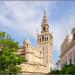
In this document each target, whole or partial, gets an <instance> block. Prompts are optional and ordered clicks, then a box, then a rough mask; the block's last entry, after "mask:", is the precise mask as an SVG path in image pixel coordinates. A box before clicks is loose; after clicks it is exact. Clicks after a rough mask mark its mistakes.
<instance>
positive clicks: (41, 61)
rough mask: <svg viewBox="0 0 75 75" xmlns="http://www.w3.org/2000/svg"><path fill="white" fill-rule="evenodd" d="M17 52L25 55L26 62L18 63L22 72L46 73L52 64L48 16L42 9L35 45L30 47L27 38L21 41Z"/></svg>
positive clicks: (51, 36) (51, 40) (51, 39)
mask: <svg viewBox="0 0 75 75" xmlns="http://www.w3.org/2000/svg"><path fill="white" fill-rule="evenodd" d="M18 54H22V55H24V56H25V58H26V60H27V62H24V63H22V64H21V65H20V67H21V68H22V71H23V72H39V73H48V72H50V70H51V69H52V66H53V35H52V34H51V33H50V32H49V25H48V18H47V16H46V12H45V11H44V16H43V20H42V24H41V33H38V34H37V46H36V47H32V46H31V43H30V41H29V40H26V41H24V42H23V47H22V48H21V49H19V50H18Z"/></svg>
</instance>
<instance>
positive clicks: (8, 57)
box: [0, 32, 26, 73]
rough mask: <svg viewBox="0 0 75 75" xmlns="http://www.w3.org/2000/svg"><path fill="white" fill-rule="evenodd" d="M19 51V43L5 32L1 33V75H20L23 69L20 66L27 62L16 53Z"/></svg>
mask: <svg viewBox="0 0 75 75" xmlns="http://www.w3.org/2000/svg"><path fill="white" fill-rule="evenodd" d="M18 49H19V44H18V42H15V41H14V40H13V39H12V38H11V37H10V36H9V35H8V34H6V33H5V32H0V73H18V72H20V71H21V68H20V67H19V66H18V65H20V64H21V63H22V62H24V61H26V60H25V58H24V57H23V56H21V55H17V54H16V52H17V50H18Z"/></svg>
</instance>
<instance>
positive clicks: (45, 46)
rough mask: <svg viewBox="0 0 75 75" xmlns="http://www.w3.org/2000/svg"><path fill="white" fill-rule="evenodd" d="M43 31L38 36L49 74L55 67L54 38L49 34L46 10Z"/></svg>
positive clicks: (42, 25)
mask: <svg viewBox="0 0 75 75" xmlns="http://www.w3.org/2000/svg"><path fill="white" fill-rule="evenodd" d="M41 29H42V30H41V33H40V34H38V35H37V39H38V45H39V46H40V47H41V48H42V49H41V50H42V51H41V52H42V55H43V64H45V65H46V66H47V71H48V72H49V71H50V69H51V68H52V66H53V36H52V34H51V33H49V25H48V18H47V16H46V11H45V10H44V16H43V20H42V24H41Z"/></svg>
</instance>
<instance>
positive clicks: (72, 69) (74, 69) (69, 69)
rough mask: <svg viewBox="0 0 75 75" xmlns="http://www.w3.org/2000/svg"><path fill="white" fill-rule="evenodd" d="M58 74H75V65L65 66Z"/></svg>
mask: <svg viewBox="0 0 75 75" xmlns="http://www.w3.org/2000/svg"><path fill="white" fill-rule="evenodd" d="M60 74H75V65H65V66H64V67H63V68H62V69H61V71H60Z"/></svg>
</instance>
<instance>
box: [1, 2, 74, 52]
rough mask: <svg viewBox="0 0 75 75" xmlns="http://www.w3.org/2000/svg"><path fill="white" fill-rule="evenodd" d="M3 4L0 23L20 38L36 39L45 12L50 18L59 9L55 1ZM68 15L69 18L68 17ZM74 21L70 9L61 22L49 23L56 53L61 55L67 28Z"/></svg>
mask: <svg viewBox="0 0 75 75" xmlns="http://www.w3.org/2000/svg"><path fill="white" fill-rule="evenodd" d="M3 3H4V4H3V6H2V5H1V6H0V7H1V8H2V9H1V8H0V23H3V26H4V27H6V28H7V27H8V28H9V29H11V31H12V30H14V31H16V33H17V34H18V36H19V37H25V36H28V37H30V36H31V37H32V36H33V37H34V38H36V33H37V28H38V30H39V31H40V30H41V21H42V18H43V10H44V9H46V11H47V15H48V17H50V16H51V14H52V13H53V12H54V9H56V8H57V7H56V3H57V2H53V1H4V2H3ZM69 13H70V15H69ZM7 15H9V18H8V16H7ZM68 15H69V17H67V16H68ZM74 19H75V14H74V12H71V9H70V10H68V11H67V12H66V13H65V15H64V16H62V17H61V20H60V21H57V22H54V23H52V22H51V23H50V22H49V25H50V29H51V28H53V29H52V30H53V35H54V36H53V37H54V48H55V51H59V53H60V45H61V42H62V41H63V39H64V36H65V35H66V33H67V28H68V27H69V28H70V27H72V26H73V25H74V24H75V21H74ZM1 27H2V26H1V24H0V28H1ZM16 36H17V35H16ZM56 49H57V50H56Z"/></svg>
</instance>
